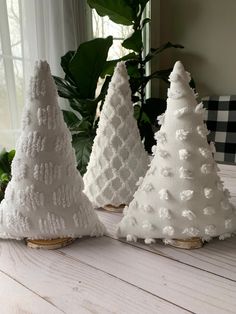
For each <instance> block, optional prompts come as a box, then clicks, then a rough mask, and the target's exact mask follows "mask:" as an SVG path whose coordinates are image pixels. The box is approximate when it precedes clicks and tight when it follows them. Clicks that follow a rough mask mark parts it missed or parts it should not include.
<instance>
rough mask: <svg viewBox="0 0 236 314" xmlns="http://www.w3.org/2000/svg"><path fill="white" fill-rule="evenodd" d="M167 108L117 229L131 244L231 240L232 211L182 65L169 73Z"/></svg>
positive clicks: (234, 223) (201, 113)
mask: <svg viewBox="0 0 236 314" xmlns="http://www.w3.org/2000/svg"><path fill="white" fill-rule="evenodd" d="M169 80H170V88H169V90H168V100H167V109H166V112H165V114H163V115H162V116H161V117H159V122H160V123H161V124H162V126H161V129H160V131H158V132H157V133H156V134H155V138H156V140H157V146H156V147H155V149H154V158H153V160H152V162H151V165H150V168H149V170H148V172H147V174H146V176H145V178H144V180H143V181H142V182H140V186H139V189H138V190H137V192H136V193H135V194H134V199H133V200H132V202H131V203H130V205H129V207H127V208H125V210H124V214H125V216H124V217H123V219H122V221H121V222H120V224H119V226H118V236H119V237H127V240H129V241H136V240H137V238H142V239H145V243H147V244H150V243H153V242H155V239H156V238H161V239H165V242H166V243H173V239H183V240H185V239H191V238H196V237H197V238H199V239H201V240H203V241H204V240H206V241H208V240H210V239H211V238H212V237H216V236H219V238H220V239H225V238H226V237H230V236H231V234H232V232H233V231H235V230H236V215H235V209H234V208H233V206H232V204H231V203H230V202H229V191H228V190H227V189H224V188H223V184H222V181H221V180H220V178H219V176H218V174H217V171H218V168H217V165H216V163H215V161H214V159H213V155H212V153H214V147H213V144H212V143H211V144H210V145H209V144H208V142H207V134H208V130H207V128H206V125H205V124H204V108H203V105H202V103H200V104H198V103H197V101H196V97H197V95H196V94H194V92H193V90H192V89H191V88H190V87H189V80H190V75H189V73H187V72H185V70H184V67H183V65H182V64H181V62H179V61H178V62H176V64H175V66H174V69H173V72H172V73H171V74H170V77H169Z"/></svg>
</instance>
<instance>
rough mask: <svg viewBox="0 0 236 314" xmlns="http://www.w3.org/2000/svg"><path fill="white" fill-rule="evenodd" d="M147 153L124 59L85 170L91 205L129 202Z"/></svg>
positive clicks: (142, 169) (113, 81)
mask: <svg viewBox="0 0 236 314" xmlns="http://www.w3.org/2000/svg"><path fill="white" fill-rule="evenodd" d="M148 162H149V159H148V155H147V153H146V152H145V150H144V147H143V143H142V142H141V138H140V134H139V130H138V127H137V122H136V120H135V118H134V109H133V103H132V101H131V90H130V86H129V77H128V74H127V70H126V66H125V63H124V62H119V63H118V64H117V66H116V68H115V71H114V74H113V77H112V80H111V83H110V85H109V89H108V93H107V96H106V99H105V103H104V105H103V109H102V112H101V116H100V120H99V125H98V128H97V135H96V137H95V139H94V143H93V148H92V153H91V157H90V161H89V164H88V167H87V172H86V173H85V175H84V184H85V193H86V194H87V196H88V197H89V199H90V200H91V201H92V203H93V204H94V206H97V207H99V206H101V207H104V206H105V205H113V206H115V207H118V206H120V205H121V204H129V202H130V201H131V199H132V196H133V194H134V192H135V191H136V189H137V186H136V183H137V181H138V179H139V177H141V176H143V175H144V174H145V173H146V171H147V168H148Z"/></svg>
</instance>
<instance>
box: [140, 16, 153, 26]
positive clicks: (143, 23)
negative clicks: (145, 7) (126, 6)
mask: <svg viewBox="0 0 236 314" xmlns="http://www.w3.org/2000/svg"><path fill="white" fill-rule="evenodd" d="M150 22H151V19H149V18H148V17H146V18H145V19H144V20H143V21H142V28H144V26H145V25H146V24H147V23H150Z"/></svg>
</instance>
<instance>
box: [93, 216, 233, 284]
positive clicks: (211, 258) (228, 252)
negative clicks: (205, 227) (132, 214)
mask: <svg viewBox="0 0 236 314" xmlns="http://www.w3.org/2000/svg"><path fill="white" fill-rule="evenodd" d="M97 213H98V215H99V218H100V219H101V220H102V222H103V223H104V224H105V225H106V228H107V230H108V233H109V237H112V238H114V239H117V237H116V234H115V232H116V225H117V224H118V223H119V221H120V220H121V218H122V214H119V213H112V214H111V213H106V212H105V211H100V210H99V211H97ZM119 241H121V242H126V241H125V239H119ZM128 245H130V246H134V247H138V248H140V249H143V250H146V251H150V252H152V253H155V254H158V255H161V256H164V257H167V258H170V259H172V260H175V261H178V262H181V263H183V264H186V265H189V266H193V267H195V268H198V269H202V270H205V271H207V272H210V273H213V274H216V275H218V276H221V277H225V278H228V279H230V280H234V281H236V237H233V238H230V239H227V240H225V241H220V240H218V239H214V240H213V241H211V242H209V243H206V244H205V245H204V246H203V247H202V248H201V249H198V250H190V251H185V250H180V249H177V248H173V247H171V246H168V245H164V244H163V242H162V241H161V240H160V241H157V243H156V244H151V245H145V244H143V243H142V242H137V243H134V242H130V243H128Z"/></svg>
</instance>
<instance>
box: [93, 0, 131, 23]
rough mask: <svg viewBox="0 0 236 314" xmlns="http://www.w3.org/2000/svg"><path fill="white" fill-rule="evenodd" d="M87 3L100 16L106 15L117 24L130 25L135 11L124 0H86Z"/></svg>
mask: <svg viewBox="0 0 236 314" xmlns="http://www.w3.org/2000/svg"><path fill="white" fill-rule="evenodd" d="M87 2H88V5H89V6H90V7H91V8H92V9H95V10H96V11H97V14H98V15H100V16H105V15H108V16H109V18H110V20H112V21H113V22H115V23H117V24H122V25H132V24H133V20H134V18H135V16H136V11H135V10H134V9H133V8H132V7H131V6H130V5H129V3H128V4H127V1H126V0H115V1H114V0H87Z"/></svg>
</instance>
